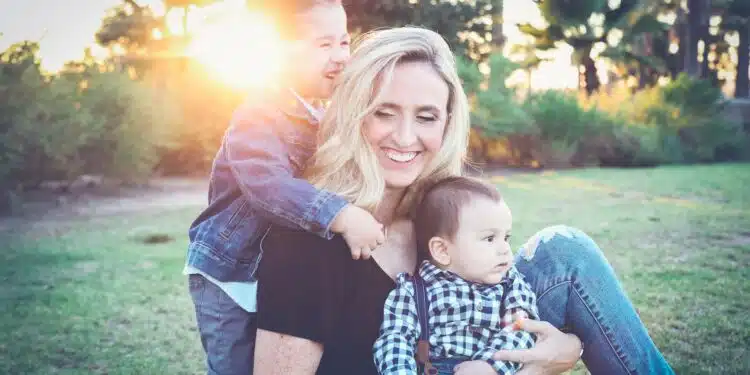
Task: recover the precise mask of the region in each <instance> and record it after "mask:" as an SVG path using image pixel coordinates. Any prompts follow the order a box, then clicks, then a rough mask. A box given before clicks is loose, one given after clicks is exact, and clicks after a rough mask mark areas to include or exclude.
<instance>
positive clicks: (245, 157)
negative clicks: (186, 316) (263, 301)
mask: <svg viewBox="0 0 750 375" xmlns="http://www.w3.org/2000/svg"><path fill="white" fill-rule="evenodd" d="M254 102H255V103H252V101H249V102H248V103H245V104H243V105H242V106H240V107H239V108H238V109H237V110H236V111H235V113H234V114H233V116H232V121H231V123H230V125H229V128H228V129H227V131H226V133H225V134H224V138H223V140H222V144H221V147H220V148H219V150H218V152H217V154H216V157H215V158H214V161H213V166H212V169H211V178H210V183H209V190H208V201H209V202H208V207H207V208H206V209H205V210H204V211H203V212H202V213H201V214H200V215H199V216H198V218H197V219H195V221H194V222H193V223H192V225H191V226H190V230H189V237H190V244H189V246H188V255H187V265H189V266H192V267H195V268H197V269H199V270H201V271H203V272H205V273H207V274H208V275H210V276H211V277H214V278H215V279H217V280H219V281H255V276H256V270H257V268H258V263H259V262H260V258H261V256H262V254H261V250H260V246H259V243H260V241H259V240H260V238H261V237H262V236H263V235H265V233H266V231H267V230H268V228H269V227H270V226H271V225H272V224H277V225H282V226H285V227H290V228H295V229H302V230H305V231H308V232H311V233H315V234H317V235H319V236H321V237H324V238H331V237H332V236H333V234H332V233H331V231H330V225H331V222H332V221H333V219H334V218H335V217H336V215H337V214H338V213H339V212H340V211H341V209H342V208H343V207H344V206H345V205H346V204H347V202H346V201H345V200H344V199H343V198H341V197H339V196H337V195H335V194H333V193H331V192H328V191H322V190H318V189H316V188H315V187H313V186H312V185H311V184H310V183H308V182H307V181H305V180H303V179H301V178H300V177H299V176H300V174H301V173H302V171H303V170H304V167H305V165H306V163H307V161H308V159H309V158H310V156H312V153H313V151H314V149H315V137H316V132H317V126H318V125H317V120H315V118H314V117H313V116H312V115H311V113H309V111H307V110H306V109H305V108H304V106H303V104H302V103H301V102H300V101H299V100H296V99H294V97H293V96H290V97H289V98H287V97H286V96H285V95H283V94H274V95H271V96H270V97H269V98H264V99H262V100H255V101H254Z"/></svg>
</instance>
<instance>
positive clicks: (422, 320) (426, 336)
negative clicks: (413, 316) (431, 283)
mask: <svg viewBox="0 0 750 375" xmlns="http://www.w3.org/2000/svg"><path fill="white" fill-rule="evenodd" d="M414 289H415V290H416V297H417V316H418V317H419V327H420V328H421V329H420V331H421V332H422V334H421V335H419V339H420V340H425V341H429V340H430V326H429V325H428V324H427V323H428V322H427V320H428V319H429V315H428V314H427V288H426V287H425V285H424V280H423V279H422V277H421V276H419V274H416V275H415V276H414Z"/></svg>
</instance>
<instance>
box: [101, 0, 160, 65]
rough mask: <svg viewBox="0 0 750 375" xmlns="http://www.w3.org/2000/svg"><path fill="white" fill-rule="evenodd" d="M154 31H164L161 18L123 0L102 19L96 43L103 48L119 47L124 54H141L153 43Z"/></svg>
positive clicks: (147, 9)
mask: <svg viewBox="0 0 750 375" xmlns="http://www.w3.org/2000/svg"><path fill="white" fill-rule="evenodd" d="M154 29H161V30H164V29H165V23H164V19H163V17H159V16H157V15H155V14H154V13H153V11H152V10H151V8H149V7H147V6H142V5H139V4H138V3H136V2H135V1H134V0H123V2H122V4H120V5H118V6H115V7H114V8H112V9H111V10H110V12H109V14H108V15H107V16H106V17H104V19H102V24H101V26H100V28H99V30H98V31H97V32H96V35H95V38H96V42H97V43H98V44H99V45H101V46H104V47H110V48H111V47H113V46H115V45H119V46H120V47H122V48H123V49H124V50H125V51H126V52H129V53H134V52H143V51H145V50H147V49H148V48H149V45H150V44H151V43H152V42H153V40H154V37H153V31H154Z"/></svg>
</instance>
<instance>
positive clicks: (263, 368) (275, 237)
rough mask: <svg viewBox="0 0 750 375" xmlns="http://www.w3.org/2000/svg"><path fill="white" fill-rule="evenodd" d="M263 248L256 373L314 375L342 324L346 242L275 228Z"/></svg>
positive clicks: (259, 283) (263, 242) (346, 256)
mask: <svg viewBox="0 0 750 375" xmlns="http://www.w3.org/2000/svg"><path fill="white" fill-rule="evenodd" d="M260 246H261V248H262V249H263V258H262V259H261V263H260V266H259V268H258V313H257V319H258V332H257V336H256V340H255V342H256V345H255V362H254V371H253V372H254V373H256V374H263V375H266V374H314V373H315V372H316V370H317V368H318V366H319V364H320V362H321V358H322V357H323V348H324V344H325V343H326V341H327V340H329V339H330V336H331V334H332V330H335V327H336V324H337V322H339V321H340V314H339V310H338V309H337V307H338V306H340V305H341V303H342V298H343V288H342V285H343V283H344V281H345V280H344V276H345V275H344V272H343V271H344V269H345V268H344V266H345V263H344V262H346V261H349V262H351V257H350V256H349V252H348V249H347V248H346V244H345V243H344V241H343V240H342V239H341V238H340V237H336V238H334V239H332V240H324V239H322V238H320V237H317V236H314V235H312V234H309V233H305V232H300V231H294V230H290V229H286V228H281V227H273V228H272V229H271V230H270V231H269V233H268V235H267V236H265V237H264V238H263V239H262V240H261V244H260Z"/></svg>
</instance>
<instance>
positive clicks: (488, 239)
mask: <svg viewBox="0 0 750 375" xmlns="http://www.w3.org/2000/svg"><path fill="white" fill-rule="evenodd" d="M484 240H485V241H487V242H495V235H494V234H491V235H489V236H487V237H485V238H484Z"/></svg>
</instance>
